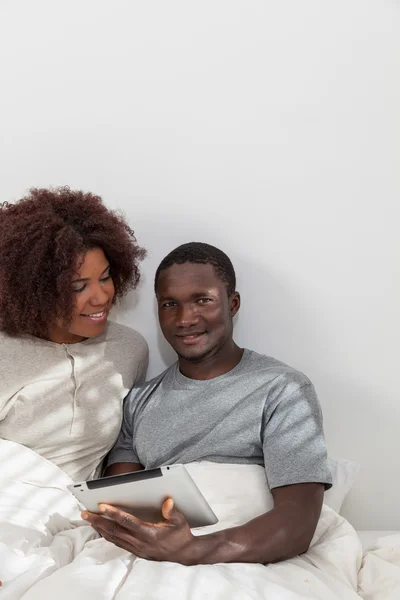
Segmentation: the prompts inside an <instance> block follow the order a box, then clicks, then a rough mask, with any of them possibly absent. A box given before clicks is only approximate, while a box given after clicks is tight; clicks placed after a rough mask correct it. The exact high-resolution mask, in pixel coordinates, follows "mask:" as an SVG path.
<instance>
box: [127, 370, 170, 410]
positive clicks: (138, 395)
mask: <svg viewBox="0 0 400 600" xmlns="http://www.w3.org/2000/svg"><path fill="white" fill-rule="evenodd" d="M175 369H176V363H174V364H173V365H171V366H170V367H167V368H166V369H164V371H162V372H161V373H159V374H158V375H156V376H155V377H153V378H152V379H149V380H148V381H143V382H142V383H137V384H135V385H134V386H133V387H132V389H131V391H130V392H129V394H128V396H127V400H128V401H129V402H131V403H132V404H136V403H137V402H138V401H139V400H140V399H143V398H149V396H151V395H152V394H153V393H154V392H155V391H156V390H157V389H158V388H159V386H160V384H161V383H162V381H164V379H165V378H168V379H170V378H171V376H173V373H174V371H175Z"/></svg>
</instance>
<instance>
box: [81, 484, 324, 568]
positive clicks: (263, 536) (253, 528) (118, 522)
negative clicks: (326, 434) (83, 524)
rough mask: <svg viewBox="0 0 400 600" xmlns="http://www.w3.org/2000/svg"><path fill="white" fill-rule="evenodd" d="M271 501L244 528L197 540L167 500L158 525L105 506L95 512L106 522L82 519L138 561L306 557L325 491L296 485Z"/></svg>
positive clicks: (93, 516)
mask: <svg viewBox="0 0 400 600" xmlns="http://www.w3.org/2000/svg"><path fill="white" fill-rule="evenodd" d="M272 495H273V497H274V508H273V509H272V510H271V511H269V512H267V513H265V514H263V515H260V516H259V517H256V518H255V519H252V520H251V521H249V522H248V523H245V524H244V525H239V526H238V527H231V528H229V529H224V530H221V531H216V532H214V533H209V534H206V535H199V536H193V535H192V533H191V531H190V528H189V525H188V523H187V521H186V519H185V517H184V516H183V515H182V514H181V513H180V512H178V511H177V510H176V508H174V503H173V500H172V499H171V498H169V499H168V500H166V501H165V502H164V504H163V506H162V515H163V517H164V521H162V522H161V523H156V524H152V523H145V522H143V521H141V520H140V519H138V518H136V517H133V516H132V515H130V514H128V513H125V512H124V511H122V510H118V509H117V508H114V507H113V506H109V505H108V504H99V510H100V512H102V513H103V514H104V515H106V516H107V517H109V518H107V519H106V518H104V517H103V516H101V515H96V514H94V513H88V512H84V513H82V518H83V519H85V520H87V521H89V523H90V524H91V525H92V527H94V528H95V529H96V530H97V531H98V532H99V533H100V534H101V535H102V536H103V537H104V538H105V539H106V540H109V541H110V542H114V544H116V545H117V546H119V547H120V548H124V550H128V551H129V552H132V553H133V554H134V555H135V556H139V557H141V558H148V559H150V560H159V561H163V560H168V561H171V562H178V563H181V564H183V565H198V564H215V563H220V562H250V563H263V564H267V563H271V562H277V561H280V560H286V559H288V558H292V557H293V556H296V555H297V554H302V553H303V552H306V551H307V549H308V547H309V545H310V542H311V539H312V537H313V535H314V531H315V528H316V526H317V522H318V519H319V516H320V513H321V507H322V502H323V498H324V486H323V485H322V484H321V483H298V484H293V485H287V486H284V487H280V488H275V489H273V490H272ZM110 519H111V520H110Z"/></svg>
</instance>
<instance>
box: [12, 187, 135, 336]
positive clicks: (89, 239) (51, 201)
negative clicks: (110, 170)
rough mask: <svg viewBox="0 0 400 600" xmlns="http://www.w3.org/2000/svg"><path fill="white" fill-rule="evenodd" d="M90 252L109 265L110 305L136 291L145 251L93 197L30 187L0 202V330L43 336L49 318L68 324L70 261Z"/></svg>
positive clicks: (50, 321) (72, 263)
mask: <svg viewBox="0 0 400 600" xmlns="http://www.w3.org/2000/svg"><path fill="white" fill-rule="evenodd" d="M97 247H99V248H101V249H102V250H103V252H104V254H105V255H106V257H107V259H108V261H109V263H110V267H111V274H112V278H113V281H114V286H115V297H114V302H115V301H116V300H118V299H119V298H121V297H122V296H123V295H124V294H125V293H126V292H127V291H128V290H129V289H132V288H135V287H136V286H137V284H138V282H139V279H140V272H139V266H138V264H139V262H140V261H141V260H142V259H143V258H144V257H145V255H146V251H145V250H144V249H143V248H140V247H139V246H138V245H137V243H136V238H135V236H134V232H133V231H132V229H131V228H130V227H129V226H128V224H127V223H126V222H125V220H124V219H123V218H122V217H121V216H119V215H118V214H117V213H115V212H113V211H111V210H109V209H107V208H106V207H105V206H104V204H103V203H102V200H101V198H100V197H99V196H95V195H93V194H91V193H86V192H82V191H79V190H78V191H74V190H71V189H70V188H69V187H60V188H54V189H37V188H33V189H31V190H30V193H29V195H28V196H26V197H24V198H22V199H21V200H19V201H18V202H16V203H15V204H9V203H7V202H4V203H3V204H0V330H1V331H4V332H5V333H8V334H9V335H19V334H31V335H34V336H38V337H45V336H46V335H47V332H48V329H49V327H50V326H51V325H53V324H54V323H55V322H56V320H57V319H62V320H63V321H64V322H66V323H68V322H69V321H70V319H71V316H72V311H73V306H74V295H73V291H72V290H71V279H72V277H73V274H74V272H76V266H77V260H78V258H79V257H80V256H82V255H84V254H85V253H86V252H87V251H88V250H90V249H92V248H97Z"/></svg>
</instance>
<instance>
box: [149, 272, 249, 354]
mask: <svg viewBox="0 0 400 600" xmlns="http://www.w3.org/2000/svg"><path fill="white" fill-rule="evenodd" d="M157 302H158V318H159V321H160V326H161V330H162V332H163V334H164V337H165V339H166V340H167V342H169V344H171V346H172V347H173V349H174V350H175V352H176V353H177V354H178V356H179V357H181V358H184V359H186V360H190V361H195V362H200V361H201V360H203V359H204V358H208V357H210V356H213V355H215V354H217V352H218V351H219V350H220V349H221V348H223V346H224V345H225V343H226V342H227V341H228V340H231V339H232V317H233V316H234V315H235V314H236V313H237V311H238V310H239V306H240V297H239V294H238V293H236V292H235V293H233V294H231V296H228V292H227V286H226V284H225V283H224V282H223V281H222V280H221V279H220V278H219V277H218V275H217V274H216V273H215V271H214V267H213V266H212V265H210V264H205V265H201V264H194V263H184V264H182V265H172V266H171V267H169V268H168V269H165V270H163V271H161V272H160V274H159V277H158V282H157Z"/></svg>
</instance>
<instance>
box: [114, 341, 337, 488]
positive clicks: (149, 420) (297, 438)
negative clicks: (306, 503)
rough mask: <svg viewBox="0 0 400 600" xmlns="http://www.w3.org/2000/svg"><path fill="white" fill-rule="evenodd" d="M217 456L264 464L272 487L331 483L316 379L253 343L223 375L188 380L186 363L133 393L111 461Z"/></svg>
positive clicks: (156, 462) (153, 463)
mask: <svg viewBox="0 0 400 600" xmlns="http://www.w3.org/2000/svg"><path fill="white" fill-rule="evenodd" d="M201 460H207V461H215V462H220V463H240V464H257V465H264V466H265V470H266V475H267V479H268V484H269V486H270V488H271V489H273V488H275V487H280V486H283V485H290V484H295V483H306V482H319V483H324V484H325V487H326V488H329V487H331V486H330V484H331V474H330V471H329V467H328V463H327V453H326V446H325V440H324V433H323V428H322V414H321V409H320V405H319V402H318V398H317V396H316V393H315V390H314V387H313V385H312V383H311V382H310V381H309V379H307V377H305V375H303V374H302V373H300V372H298V371H296V370H294V369H291V368H290V367H288V366H287V365H285V364H283V363H281V362H279V361H277V360H275V359H274V358H270V357H268V356H263V355H261V354H257V353H256V352H253V351H251V350H247V349H245V350H244V352H243V356H242V359H241V361H240V362H239V364H238V365H237V366H236V367H235V368H234V369H232V370H231V371H229V372H228V373H226V374H225V375H221V376H220V377H215V378H214V379H209V380H201V381H199V380H194V379H188V378H187V377H185V376H184V375H182V374H181V372H180V371H179V367H178V363H175V364H174V365H172V366H171V367H169V368H168V369H167V370H166V371H164V372H163V373H161V375H159V376H158V377H155V378H154V379H152V380H151V381H149V382H146V383H144V384H142V385H139V386H136V387H133V389H132V390H131V392H130V393H129V394H128V396H127V397H126V399H125V404H124V418H123V423H122V429H121V433H120V435H119V438H118V440H117V442H116V444H115V446H114V447H113V449H112V450H111V452H110V454H109V457H108V460H107V464H108V465H111V464H113V463H116V462H135V463H141V464H142V465H143V466H144V467H145V468H146V469H150V468H155V467H159V466H162V465H167V464H173V463H190V462H194V461H201Z"/></svg>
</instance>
